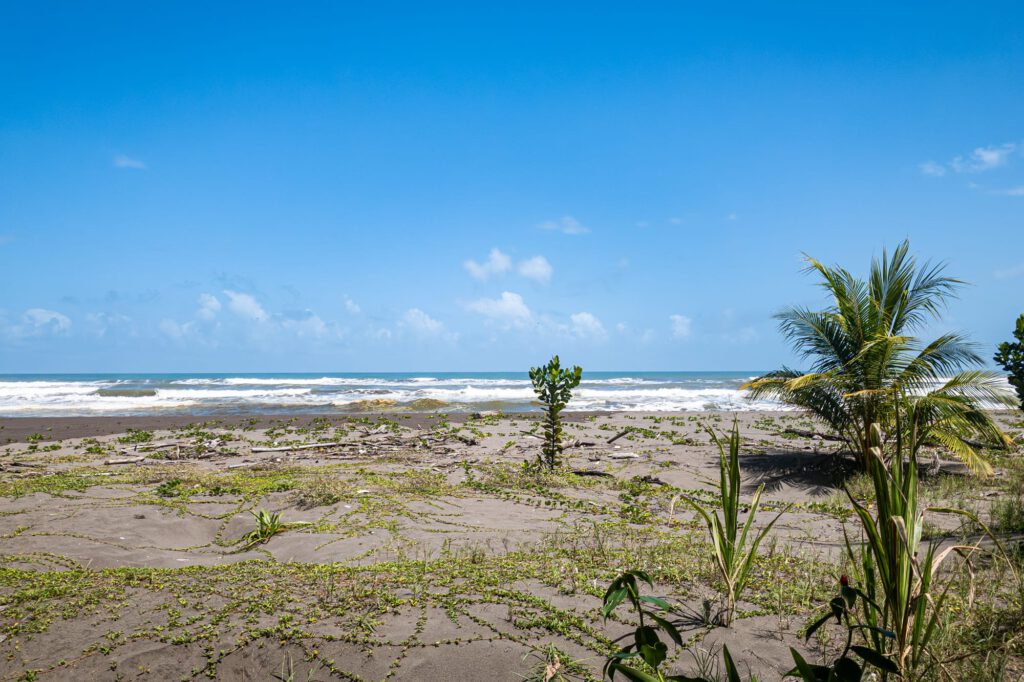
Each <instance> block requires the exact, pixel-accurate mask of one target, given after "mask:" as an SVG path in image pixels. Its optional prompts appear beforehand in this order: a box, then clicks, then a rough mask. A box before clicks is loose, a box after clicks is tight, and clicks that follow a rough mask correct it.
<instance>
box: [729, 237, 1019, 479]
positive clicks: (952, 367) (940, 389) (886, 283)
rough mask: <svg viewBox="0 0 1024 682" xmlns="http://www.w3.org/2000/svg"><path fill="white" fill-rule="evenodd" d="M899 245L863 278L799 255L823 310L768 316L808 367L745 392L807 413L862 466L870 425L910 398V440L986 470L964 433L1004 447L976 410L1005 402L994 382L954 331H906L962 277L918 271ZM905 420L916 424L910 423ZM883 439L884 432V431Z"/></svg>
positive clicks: (936, 308)
mask: <svg viewBox="0 0 1024 682" xmlns="http://www.w3.org/2000/svg"><path fill="white" fill-rule="evenodd" d="M909 251H910V244H909V242H907V241H904V242H902V243H901V244H900V245H899V246H898V247H897V248H896V250H895V251H893V252H892V254H889V253H888V251H883V252H882V258H881V260H879V259H874V260H873V261H872V263H871V273H870V276H869V277H868V279H867V281H865V280H863V279H860V278H857V277H855V276H854V275H853V274H851V273H850V272H849V271H847V270H845V269H843V268H840V267H830V266H826V265H823V264H821V263H819V262H818V261H816V260H814V259H813V258H810V257H807V262H808V267H807V271H808V272H816V273H818V275H820V277H821V280H822V281H821V286H822V287H823V288H824V289H825V290H826V291H827V292H828V294H829V296H830V298H831V299H832V304H831V305H830V306H829V307H828V308H827V309H826V310H823V311H814V310H810V309H807V308H800V307H791V308H787V309H785V310H783V311H782V312H781V313H779V314H778V315H776V318H777V319H778V320H779V327H780V329H781V331H782V333H783V335H784V336H785V337H786V338H787V339H788V340H789V341H790V343H791V344H792V345H793V347H794V348H795V349H796V351H797V352H798V353H799V354H800V356H801V357H803V358H804V359H806V360H809V361H810V365H811V367H810V369H811V371H809V372H806V373H805V372H800V371H797V370H794V369H790V368H785V367H784V368H783V369H780V370H777V371H774V372H770V373H768V374H766V375H765V376H762V377H760V378H758V379H755V380H753V381H751V382H749V383H748V384H747V385H746V388H749V389H750V396H751V397H752V398H764V397H768V398H775V399H778V400H781V401H783V402H785V403H788V404H790V405H794V406H797V407H802V408H804V409H806V410H809V411H810V412H812V413H813V414H814V415H816V416H817V417H818V418H820V419H821V420H822V421H824V422H825V423H826V424H827V425H828V426H829V427H831V429H832V430H834V431H835V432H836V434H838V435H840V436H841V437H842V438H843V439H844V440H845V441H846V442H847V444H848V445H849V447H851V448H852V449H853V450H854V451H855V452H857V453H859V454H860V456H861V459H862V463H863V464H864V466H865V468H867V467H868V466H870V462H871V458H870V453H871V439H870V433H871V427H872V425H873V424H878V425H879V426H880V427H882V429H883V430H884V431H886V432H890V434H891V431H892V430H893V429H894V428H895V420H894V418H893V417H894V414H895V408H896V406H897V405H898V404H900V403H901V402H902V403H903V404H913V406H914V409H913V413H914V414H915V415H916V419H915V421H916V424H914V425H907V426H906V428H905V431H906V433H905V434H904V435H906V434H909V433H911V432H913V433H915V434H916V435H915V438H916V439H917V440H918V444H919V443H923V442H931V443H935V442H938V443H941V444H942V445H944V446H946V447H947V448H949V449H950V450H951V451H952V452H953V453H954V454H955V455H956V456H957V457H959V458H960V459H961V460H963V462H964V463H965V464H967V466H968V467H970V468H971V469H972V470H975V471H979V472H983V473H988V472H989V471H991V467H990V466H989V465H988V463H987V462H985V460H984V459H982V458H981V457H980V456H979V455H978V453H977V452H976V451H975V448H974V446H972V444H971V443H972V442H975V441H973V440H972V439H978V440H980V441H981V442H983V443H985V444H991V445H1005V444H1006V443H1007V437H1006V435H1005V434H1003V432H1002V431H1001V430H1000V429H999V427H998V426H997V425H996V424H995V422H994V421H993V420H992V418H991V417H990V416H989V415H988V413H986V412H985V407H986V406H993V405H1003V404H1009V402H1008V401H1010V400H1011V398H1010V396H1009V394H1008V393H1007V391H1006V390H1005V387H1004V386H1003V383H1004V382H1003V380H1002V379H1001V378H1000V377H999V376H998V375H996V374H994V373H991V372H985V371H981V370H978V369H975V368H976V367H978V366H979V365H981V364H982V360H981V358H980V357H979V356H978V354H977V353H975V351H974V348H973V346H972V344H971V343H970V342H969V341H968V340H967V339H966V337H964V336H963V335H961V334H944V335H942V336H939V337H938V338H937V339H935V340H934V341H932V342H931V343H927V344H924V343H922V342H920V341H919V340H918V339H917V337H915V336H913V334H914V332H916V331H917V330H919V329H920V328H921V327H922V326H924V325H925V324H926V323H927V322H930V321H932V320H938V319H939V318H940V316H941V313H942V311H943V310H944V308H945V305H946V301H947V300H948V299H949V298H951V297H954V296H955V295H956V291H957V289H958V288H959V287H960V286H962V285H963V284H964V283H963V282H961V281H960V280H958V279H954V278H952V277H947V276H945V275H944V274H943V271H944V266H943V265H941V264H940V265H930V264H927V263H925V264H924V265H923V266H922V267H920V268H919V267H918V265H917V261H916V259H915V258H914V257H913V256H911V255H910V254H909ZM911 426H914V427H916V429H912V428H911ZM891 435H893V434H891Z"/></svg>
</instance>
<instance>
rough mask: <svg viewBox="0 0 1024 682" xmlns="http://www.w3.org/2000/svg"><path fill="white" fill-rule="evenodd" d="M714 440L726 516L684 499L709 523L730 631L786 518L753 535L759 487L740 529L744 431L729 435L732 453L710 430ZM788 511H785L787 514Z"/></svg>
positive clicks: (736, 429) (725, 621)
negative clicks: (770, 537) (760, 557)
mask: <svg viewBox="0 0 1024 682" xmlns="http://www.w3.org/2000/svg"><path fill="white" fill-rule="evenodd" d="M708 433H710V434H711V438H712V440H714V442H715V444H716V445H717V446H718V454H719V462H718V464H719V483H718V495H719V502H720V503H721V505H722V516H721V517H720V516H719V515H718V513H717V512H711V511H708V510H707V509H705V508H704V507H703V506H701V505H700V504H698V503H697V502H695V501H693V500H691V499H690V498H683V499H684V500H685V501H686V502H687V503H688V504H689V505H690V506H691V507H693V508H694V509H696V510H697V513H699V514H700V515H701V516H702V517H703V518H704V521H705V522H706V523H707V526H708V533H709V534H710V535H711V548H712V550H714V554H715V565H716V566H717V567H718V573H719V575H720V576H721V578H722V582H723V583H724V584H725V608H724V609H723V610H722V616H721V619H722V625H724V626H726V627H729V626H730V625H731V624H732V619H733V615H734V614H735V612H736V600H737V599H739V598H740V595H741V594H742V593H743V588H744V587H746V584H747V579H748V578H749V576H750V569H751V568H752V567H753V565H754V560H755V559H756V558H757V548H758V546H759V545H760V544H761V541H762V540H763V539H764V537H765V535H767V534H768V531H770V530H771V529H772V526H774V525H775V522H776V521H778V520H779V517H780V516H782V512H781V511H780V512H779V513H778V514H776V515H775V518H774V519H772V520H771V522H769V523H768V525H766V526H765V527H764V528H762V529H761V530H759V531H757V532H755V533H753V534H751V529H752V528H753V525H754V519H755V518H756V517H757V511H758V509H759V508H760V505H761V493H763V492H764V484H763V483H762V484H761V485H760V486H758V488H757V491H756V492H755V493H754V497H753V499H751V500H750V511H749V512H748V513H747V520H746V522H745V523H744V524H743V525H742V527H741V526H740V520H739V512H740V485H741V481H740V463H739V454H740V429H739V422H738V421H734V422H733V426H732V433H731V434H730V435H729V452H728V455H727V454H726V450H725V445H724V444H723V443H722V442H721V440H720V439H719V438H718V434H716V433H715V432H714V431H713V430H711V429H708ZM783 511H785V510H783Z"/></svg>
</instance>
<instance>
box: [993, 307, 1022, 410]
mask: <svg viewBox="0 0 1024 682" xmlns="http://www.w3.org/2000/svg"><path fill="white" fill-rule="evenodd" d="M1013 338H1014V339H1015V340H1014V341H1003V342H1002V343H1001V344H999V349H998V351H997V352H996V354H995V357H994V358H993V359H994V360H995V361H996V364H998V365H999V366H1000V367H1002V368H1003V369H1005V370H1006V371H1007V373H1009V375H1010V376H1009V381H1010V385H1011V386H1013V388H1014V389H1015V390H1016V391H1017V398H1018V399H1019V400H1020V409H1022V410H1024V315H1021V316H1020V317H1018V318H1017V325H1016V327H1015V328H1014V330H1013Z"/></svg>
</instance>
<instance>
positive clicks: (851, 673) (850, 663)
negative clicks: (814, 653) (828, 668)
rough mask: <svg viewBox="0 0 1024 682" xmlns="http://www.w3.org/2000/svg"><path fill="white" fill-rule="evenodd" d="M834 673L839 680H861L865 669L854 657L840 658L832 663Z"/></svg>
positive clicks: (844, 681)
mask: <svg viewBox="0 0 1024 682" xmlns="http://www.w3.org/2000/svg"><path fill="white" fill-rule="evenodd" d="M832 674H833V675H834V676H835V678H836V679H837V680H838V681H839V682H860V678H861V676H862V675H863V671H862V670H861V668H860V665H859V664H858V663H857V661H855V660H853V659H852V658H846V657H845V656H844V657H843V658H840V659H839V660H837V661H836V662H835V663H833V664H832Z"/></svg>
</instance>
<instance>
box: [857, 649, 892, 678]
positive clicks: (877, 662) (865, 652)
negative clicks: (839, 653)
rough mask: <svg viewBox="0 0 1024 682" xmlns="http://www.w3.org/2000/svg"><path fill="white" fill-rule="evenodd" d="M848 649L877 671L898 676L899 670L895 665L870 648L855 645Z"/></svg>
mask: <svg viewBox="0 0 1024 682" xmlns="http://www.w3.org/2000/svg"><path fill="white" fill-rule="evenodd" d="M850 649H852V650H853V652H854V653H855V654H857V655H858V656H860V657H861V658H863V659H864V660H865V661H867V662H868V663H870V664H871V665H873V666H874V667H876V668H878V669H879V670H883V671H885V672H887V673H893V674H896V675H899V673H900V669H899V668H898V667H897V666H896V664H895V663H894V662H893V661H892V659H890V658H887V657H885V656H883V655H882V654H880V653H878V652H877V651H875V650H874V649H871V648H869V647H866V646H856V645H855V646H852V647H850Z"/></svg>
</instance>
